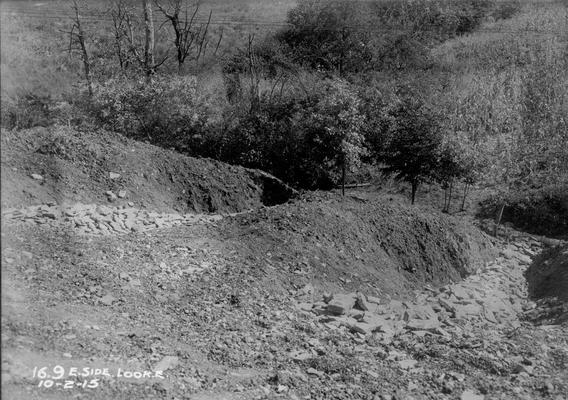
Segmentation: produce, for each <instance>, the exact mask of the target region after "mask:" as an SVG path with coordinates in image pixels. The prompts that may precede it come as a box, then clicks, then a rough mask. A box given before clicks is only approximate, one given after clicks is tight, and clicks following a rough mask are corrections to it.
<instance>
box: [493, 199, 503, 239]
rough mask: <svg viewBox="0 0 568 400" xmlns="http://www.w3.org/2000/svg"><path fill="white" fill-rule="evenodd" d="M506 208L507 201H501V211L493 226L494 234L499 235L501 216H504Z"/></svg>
mask: <svg viewBox="0 0 568 400" xmlns="http://www.w3.org/2000/svg"><path fill="white" fill-rule="evenodd" d="M504 209H505V203H501V206H500V207H499V211H498V212H497V215H496V216H495V227H494V228H493V236H495V237H497V231H498V229H499V224H500V223H501V218H502V217H503V210H504Z"/></svg>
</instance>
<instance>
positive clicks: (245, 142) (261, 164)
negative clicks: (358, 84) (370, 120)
mask: <svg viewBox="0 0 568 400" xmlns="http://www.w3.org/2000/svg"><path fill="white" fill-rule="evenodd" d="M363 121H364V116H363V115H362V114H361V113H360V110H359V98H358V96H357V94H356V93H355V92H354V91H353V90H352V88H351V87H350V85H348V84H347V83H345V82H343V81H340V80H331V81H326V82H322V84H321V87H320V88H319V90H318V91H316V92H314V93H311V94H310V95H309V96H308V97H307V98H304V99H301V100H295V99H289V100H286V101H274V102H263V105H262V107H261V108H260V109H258V110H256V111H255V112H252V113H249V114H245V115H243V116H242V117H241V118H240V119H239V120H238V122H237V123H236V124H234V126H233V127H232V128H230V129H228V130H227V131H226V132H224V133H223V135H222V139H221V145H220V154H219V157H220V159H221V160H223V161H226V162H230V163H236V164H240V165H244V166H246V167H252V168H260V169H263V170H265V171H268V172H270V173H272V174H274V175H275V176H277V177H279V178H281V179H283V180H285V181H286V182H287V183H290V184H292V185H293V186H296V187H300V188H307V189H315V188H330V187H331V186H333V185H335V184H337V183H339V182H340V181H342V179H343V178H344V177H345V172H348V171H349V172H353V171H354V170H355V169H356V168H357V167H358V166H359V164H360V161H361V156H362V155H363V154H364V152H365V146H364V143H363V135H362V126H363Z"/></svg>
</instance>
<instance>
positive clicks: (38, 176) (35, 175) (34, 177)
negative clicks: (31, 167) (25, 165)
mask: <svg viewBox="0 0 568 400" xmlns="http://www.w3.org/2000/svg"><path fill="white" fill-rule="evenodd" d="M30 176H31V177H32V179H34V180H36V181H43V176H41V175H39V174H31V175H30Z"/></svg>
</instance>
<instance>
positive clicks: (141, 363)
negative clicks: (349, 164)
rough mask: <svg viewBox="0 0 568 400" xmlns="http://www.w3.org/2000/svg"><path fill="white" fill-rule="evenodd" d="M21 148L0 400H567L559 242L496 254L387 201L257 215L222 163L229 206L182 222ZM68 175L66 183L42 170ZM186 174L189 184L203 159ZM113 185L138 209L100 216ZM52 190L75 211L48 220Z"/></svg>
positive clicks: (448, 224) (475, 234) (5, 291)
mask: <svg viewBox="0 0 568 400" xmlns="http://www.w3.org/2000/svg"><path fill="white" fill-rule="evenodd" d="M35 134H36V135H37V136H38V137H40V138H41V137H42V136H41V134H42V133H41V132H35ZM46 135H47V138H48V139H49V138H50V137H51V136H50V135H52V133H50V134H46ZM31 136H32V135H31V134H23V135H22V137H23V138H24V139H23V140H21V141H20V139H18V137H19V136H17V135H11V136H10V135H9V136H8V138H9V139H10V140H5V139H4V138H3V141H2V143H3V144H4V145H3V146H2V167H3V168H2V170H3V172H2V174H3V176H2V179H3V182H2V183H3V189H4V188H5V187H6V185H10V186H9V189H8V191H7V192H4V190H3V198H2V202H3V206H6V205H9V206H10V207H11V208H3V210H2V213H3V218H2V396H3V398H8V399H81V398H83V399H107V398H108V399H111V398H112V399H131V398H136V397H139V398H156V399H225V398H226V399H328V398H329V399H331V398H337V399H466V400H468V399H469V400H473V399H535V398H542V399H555V400H560V399H566V394H567V393H568V385H567V382H568V372H567V371H568V368H567V367H568V332H567V329H566V327H567V321H566V318H565V316H566V315H567V313H568V310H567V306H566V303H564V302H563V301H562V299H558V298H556V299H555V298H550V297H549V296H548V294H549V292H548V288H551V287H554V288H556V290H557V291H560V292H562V289H563V288H564V289H567V290H568V288H566V287H565V286H564V285H565V283H562V282H565V281H563V280H562V278H563V277H565V276H566V259H567V257H568V255H567V248H566V246H565V245H564V247H555V248H552V249H548V250H546V251H544V252H543V248H544V247H546V246H547V243H549V242H546V241H544V242H543V240H541V238H539V237H536V236H531V235H526V234H523V233H520V232H515V231H510V232H509V233H510V234H509V242H508V243H506V242H503V241H499V240H494V239H492V238H490V237H489V236H487V235H485V234H483V233H482V232H481V231H479V230H478V229H477V228H475V227H473V226H472V225H470V224H469V223H467V222H464V221H463V220H461V219H458V218H454V217H450V216H447V215H443V214H441V213H437V212H435V211H433V210H429V209H427V208H419V207H413V208H411V207H406V206H403V205H401V204H400V201H399V200H398V199H397V198H396V197H388V198H387V197H385V198H382V197H378V198H376V199H366V198H364V197H362V196H358V195H351V196H347V197H346V198H341V197H340V196H337V195H334V194H331V193H309V194H306V195H304V196H301V197H299V198H297V199H296V200H293V201H291V202H288V203H286V204H281V205H277V206H272V207H266V206H263V205H262V194H261V193H262V189H259V188H258V187H259V186H258V185H257V189H254V190H252V189H251V191H245V192H244V193H243V194H242V196H243V197H242V198H241V197H239V192H238V190H239V189H238V188H239V187H240V186H238V185H237V183H238V182H241V181H239V179H244V178H243V175H242V174H243V172H244V171H247V172H246V173H247V174H248V173H251V172H250V171H248V170H243V169H233V171H234V172H235V173H234V174H233V175H234V176H233V175H231V173H230V171H231V169H232V168H234V167H227V166H223V165H220V164H212V165H215V166H216V167H215V168H217V169H218V170H221V171H229V172H224V173H226V175H225V176H226V179H225V180H223V182H224V185H225V186H224V187H229V186H227V185H228V184H230V183H231V182H233V181H234V182H237V183H235V184H236V185H237V186H236V189H235V190H236V191H235V192H231V191H230V189H225V190H227V191H228V192H227V194H226V196H225V197H223V198H224V199H233V200H234V202H231V201H232V200H231V201H229V200H227V202H223V201H222V202H220V203H219V204H225V206H224V207H225V208H224V209H223V211H225V214H224V215H221V214H218V213H216V214H187V212H190V211H196V210H201V209H198V208H193V209H192V208H191V207H189V208H183V207H181V204H182V203H176V202H175V200H172V199H175V197H171V196H169V195H168V196H169V197H168V196H166V195H164V194H163V193H158V194H156V195H155V197H152V196H149V197H148V198H147V199H146V198H145V197H144V193H146V192H145V191H149V192H150V191H152V190H156V191H158V190H162V189H163V188H162V187H161V186H153V187H152V186H151V185H150V184H145V185H146V186H144V185H142V186H141V188H139V189H133V188H131V187H130V186H129V185H133V184H134V183H133V182H137V181H136V180H135V179H137V178H135V177H136V176H140V174H149V173H150V171H152V170H153V169H152V168H151V166H149V165H146V166H144V165H143V164H137V165H136V166H129V167H128V168H127V167H122V166H121V164H114V165H112V166H110V167H109V165H106V164H104V163H103V164H101V163H98V162H92V163H91V162H90V161H89V162H88V163H87V162H86V163H83V164H80V163H79V164H78V161H76V160H77V159H78V158H77V157H76V156H75V155H74V153H73V151H74V150H73V149H74V146H78V145H79V140H78V141H77V142H73V144H72V145H70V147H66V149H67V152H68V153H70V155H67V156H63V155H61V154H60V153H56V154H51V155H50V156H46V158H42V157H40V156H37V155H35V156H34V155H33V154H32V153H33V152H34V151H36V150H37V145H40V146H41V143H40V141H39V139H35V138H34V139H33V140H32V139H31ZM87 137H88V138H90V139H89V140H93V141H94V143H98V145H100V146H102V147H101V150H100V151H101V152H102V153H103V154H106V153H105V152H107V153H108V154H113V151H115V150H116V149H117V148H118V147H120V143H117V142H113V141H111V142H109V143H110V144H109V146H110V148H109V149H106V150H105V148H104V145H103V144H102V142H97V141H96V140H99V139H96V138H92V137H90V136H87ZM104 137H105V136H103V138H104ZM44 138H45V137H44ZM36 140H38V141H37V142H36ZM42 140H44V139H42ZM65 140H66V139H65ZM27 141H33V143H35V145H33V146H30V148H29V151H30V153H29V158H28V160H29V162H30V164H25V163H23V164H20V165H16V164H15V163H17V162H18V161H17V160H18V157H17V151H16V150H15V149H17V150H18V151H23V149H24V147H22V146H23V144H24V143H26V142H27ZM86 143H91V142H89V141H87V142H86ZM5 145H8V147H6V146H5ZM133 145H134V144H133ZM136 145H137V146H142V147H140V149H142V150H141V151H143V153H142V154H141V155H140V157H141V158H142V159H143V160H147V159H149V157H148V156H147V154H146V153H144V151H148V152H150V153H152V152H158V151H163V150H156V149H153V148H152V147H151V146H145V145H138V144H136ZM34 149H35V150H34ZM144 149H145V150H144ZM117 151H118V150H117ZM79 153H80V151H79ZM22 154H23V155H24V156H25V153H22ZM66 154H67V153H66ZM163 154H169V153H163ZM26 157H28V156H26ZM34 157H35V158H37V160H35V161H34ZM170 158H171V157H170ZM65 159H67V160H75V161H73V162H72V164H70V165H69V166H67V167H66V169H63V171H65V174H64V175H65V176H64V177H63V178H61V179H63V180H64V181H65V183H61V181H60V182H59V183H57V182H56V181H55V179H56V178H55V175H53V174H52V172H51V171H54V170H58V169H57V168H55V169H47V170H36V168H38V166H41V165H52V164H53V165H58V166H61V165H62V163H64V162H67V161H64V160H65ZM93 159H94V158H93ZM38 160H39V161H38ZM62 160H63V161H62ZM116 160H117V161H116V162H117V163H119V161H120V160H121V157H118V158H116ZM122 160H126V159H125V158H122ZM180 160H181V161H175V160H174V161H175V162H179V164H176V166H175V168H173V167H172V169H171V171H178V168H180V166H184V167H187V168H189V169H187V170H184V171H183V172H180V174H185V176H190V175H192V174H195V175H198V174H200V173H201V171H196V170H192V169H191V167H192V166H193V168H196V167H195V166H199V165H201V164H198V163H207V162H208V161H206V160H191V159H180ZM144 162H145V161H144ZM163 162H164V163H166V162H167V157H166V158H164V159H163ZM50 163H51V164H50ZM125 163H126V161H125ZM125 165H130V164H128V163H126V164H125ZM164 165H166V164H164ZM6 167H9V168H16V171H14V170H12V172H10V173H9V174H7V175H4V173H5V172H4V170H5V169H6ZM25 168H28V169H25ZM58 168H59V167H58ZM73 168H76V169H77V170H78V169H79V168H83V169H82V171H83V173H84V174H85V176H90V177H97V176H101V177H102V176H105V179H102V178H101V179H100V180H96V179H95V178H93V179H92V182H91V186H86V187H85V186H83V185H86V184H85V182H86V181H85V180H83V178H81V179H79V177H80V176H79V175H77V174H75V172H73V171H72V169H73ZM130 168H132V169H130ZM145 168H147V169H145ZM156 168H157V169H160V168H162V167H160V166H158V167H156ZM59 170H61V169H59ZM22 171H23V172H22ZM110 172H115V173H119V174H120V175H121V178H122V179H123V182H125V183H124V185H125V186H121V188H122V190H127V191H128V192H129V193H130V192H133V193H137V196H139V197H137V198H130V199H124V200H123V199H113V198H110V199H107V198H106V196H105V195H104V192H105V191H106V190H116V189H117V188H114V187H110V188H109V187H108V184H109V182H111V180H110V181H109V180H107V179H106V176H110V175H109V174H110ZM18 173H19V174H20V175H16V174H18ZM31 174H39V175H42V181H44V183H43V184H39V185H38V186H37V187H36V186H33V185H35V184H37V182H35V180H34V178H31V177H30V175H31ZM67 175H69V176H71V177H73V178H72V179H69V178H68V176H67ZM175 176H177V175H175ZM5 177H7V178H10V179H11V180H8V181H4V178H5ZM205 177H206V176H205V175H203V176H202V177H201V178H199V179H197V178H196V180H195V181H192V182H201V180H204V182H203V183H202V184H203V185H204V186H205V187H206V188H209V189H208V190H211V191H212V190H214V189H213V188H214V187H215V185H210V186H208V185H209V183H208V181H207V180H206V179H205ZM58 179H59V178H58ZM85 179H86V178H85ZM164 179H165V178H164ZM175 179H176V178H174V181H175ZM247 179H248V178H247ZM266 179H269V180H270V179H271V178H269V177H267V178H266ZM270 181H271V182H275V181H272V180H270ZM151 182H154V181H151ZM164 182H166V183H164ZM167 182H168V181H167V180H165V181H162V180H156V181H155V184H156V185H170V184H172V183H171V180H170V181H169V183H167ZM152 184H154V183H152ZM59 185H64V186H63V188H62V189H61V190H60V192H62V191H63V192H65V193H67V194H69V193H73V192H74V191H75V192H76V193H75V194H76V197H73V196H67V195H66V196H65V197H64V201H57V203H56V204H55V203H50V204H47V203H48V202H53V201H54V199H53V198H51V197H49V196H51V194H52V193H53V191H52V188H58V187H59ZM105 185H106V186H105ZM246 185H248V183H247V184H246ZM246 185H245V186H246ZM30 186H32V187H33V188H35V189H34V191H33V194H34V196H29V197H26V195H23V193H30V191H29V187H30ZM174 187H176V186H175V185H174ZM180 187H181V186H180ZM46 188H48V189H46ZM49 188H51V189H49ZM103 189H104V190H103ZM58 190H59V189H58ZM101 190H102V193H103V195H102V196H101V194H100V193H101ZM172 190H173V189H172ZM176 190H178V189H176ZM251 193H253V194H251ZM11 196H14V197H11ZM89 196H92V197H91V198H90V197H89ZM89 198H90V200H89ZM391 198H392V200H390V199H391ZM153 199H158V200H156V202H155V203H152V201H153ZM164 199H166V200H164ZM56 200H57V199H55V201H56ZM128 201H130V202H132V204H131V205H128V203H127V202H128ZM80 202H82V203H83V204H81V203H80ZM142 202H144V205H145V206H146V207H141V206H140V204H141V203H142ZM34 203H35V205H32V204H34ZM185 204H187V202H186V203H185ZM174 205H177V206H180V207H181V211H180V212H175V210H174ZM249 208H256V209H255V210H252V211H248V209H249ZM229 212H232V213H233V214H231V215H227V214H228V213H229ZM182 213H185V214H182ZM558 243H560V244H562V243H561V242H558ZM535 257H536V260H537V261H536V262H534V263H533V259H535ZM544 266H546V267H547V268H544ZM527 268H529V272H527V273H525V271H526V270H527ZM527 278H528V281H527ZM543 282H544V283H543ZM564 293H565V292H564ZM550 294H558V293H556V292H555V293H550ZM73 368H77V371H75V370H74V369H73ZM83 368H92V370H87V371H83ZM105 369H107V370H106V371H105ZM125 371H130V372H129V373H135V374H136V375H133V376H132V377H130V378H128V377H125V375H126V376H129V373H126V374H125ZM82 373H84V376H81V375H82ZM138 374H140V375H141V376H140V377H139V378H137V376H138ZM47 375H49V376H47ZM75 375H78V376H75ZM49 386H51V387H49Z"/></svg>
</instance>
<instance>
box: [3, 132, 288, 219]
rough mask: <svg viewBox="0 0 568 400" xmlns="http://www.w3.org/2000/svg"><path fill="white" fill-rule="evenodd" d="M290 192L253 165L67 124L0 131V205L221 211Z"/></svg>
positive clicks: (281, 197) (248, 206)
mask: <svg viewBox="0 0 568 400" xmlns="http://www.w3.org/2000/svg"><path fill="white" fill-rule="evenodd" d="M294 195H295V192H294V190H292V189H291V188H290V187H288V186H287V185H285V184H284V183H282V182H281V181H280V180H278V179H276V178H275V177H273V176H271V175H269V174H267V173H265V172H262V171H258V170H251V169H246V168H242V167H237V166H232V165H228V164H224V163H221V162H218V161H214V160H209V159H196V158H191V157H186V156H183V155H181V154H179V153H176V152H173V151H168V150H164V149H162V148H159V147H156V146H152V145H148V144H144V143H141V142H137V141H134V140H130V139H127V138H125V137H123V136H121V135H119V134H116V133H112V132H108V131H103V130H98V131H94V132H93V131H76V130H74V129H71V128H66V127H61V126H59V127H49V128H33V129H28V130H22V131H17V132H16V131H6V130H2V207H3V208H4V207H22V206H29V205H44V204H48V203H54V204H67V203H69V204H75V203H85V204H88V203H99V204H101V203H102V204H105V203H107V202H109V201H112V203H113V204H115V205H127V204H129V203H132V205H135V206H136V207H138V208H140V207H145V208H148V209H150V210H154V211H170V212H171V211H176V212H182V213H185V212H201V213H221V212H238V211H243V210H248V209H254V208H257V207H260V206H262V205H274V204H279V203H284V202H286V201H287V200H288V199H290V198H291V197H293V196H294Z"/></svg>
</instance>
